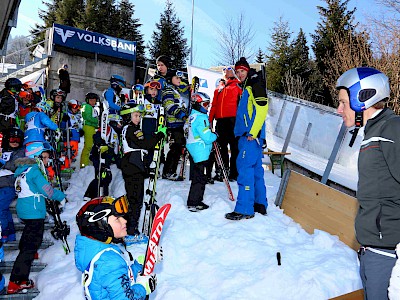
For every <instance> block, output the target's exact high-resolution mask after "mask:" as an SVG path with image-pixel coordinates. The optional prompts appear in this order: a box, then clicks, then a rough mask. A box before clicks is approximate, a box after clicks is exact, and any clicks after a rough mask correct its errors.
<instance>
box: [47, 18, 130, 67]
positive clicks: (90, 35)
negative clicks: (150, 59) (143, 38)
mask: <svg viewBox="0 0 400 300" xmlns="http://www.w3.org/2000/svg"><path fill="white" fill-rule="evenodd" d="M53 29H54V30H53V43H54V44H56V45H60V46H63V47H68V48H72V49H77V50H82V51H86V52H91V53H98V54H103V55H107V56H111V57H118V58H122V59H127V60H136V42H132V41H127V40H123V39H119V38H115V37H111V36H108V35H104V34H101V33H97V32H91V31H86V30H82V29H78V28H75V27H70V26H65V25H60V24H56V23H54V25H53Z"/></svg>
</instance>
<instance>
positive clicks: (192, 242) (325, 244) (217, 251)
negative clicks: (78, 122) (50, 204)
mask: <svg viewBox="0 0 400 300" xmlns="http://www.w3.org/2000/svg"><path fill="white" fill-rule="evenodd" d="M112 172H113V182H112V184H111V192H112V193H113V194H114V196H119V195H121V194H123V193H124V192H125V188H124V182H123V179H122V176H121V172H120V171H119V170H118V169H117V168H116V167H115V166H113V167H112ZM93 177H94V169H93V167H87V168H85V169H83V170H79V171H76V172H75V173H74V174H73V175H72V178H71V181H70V183H71V184H70V187H69V189H68V190H67V195H68V199H69V203H68V204H67V205H66V209H65V212H64V213H63V214H62V219H63V220H64V219H65V220H67V222H68V223H69V224H70V225H71V234H70V236H69V238H68V241H69V244H70V246H71V250H72V251H73V249H74V243H75V236H76V234H77V232H78V229H77V226H76V224H75V214H76V213H77V211H78V210H79V208H80V207H81V206H82V205H83V201H82V198H83V194H84V192H85V190H86V187H87V186H88V184H89V182H90V181H91V180H92V178H93ZM265 182H266V184H267V192H268V199H269V208H268V216H261V215H259V214H256V216H255V217H254V218H253V219H249V220H242V221H229V220H226V219H225V218H224V214H225V213H227V212H231V211H232V210H233V208H234V202H231V201H229V200H228V197H227V192H226V189H225V186H224V184H223V183H220V182H216V184H214V185H207V187H206V193H205V199H204V202H205V203H207V204H208V205H210V209H208V210H205V211H201V212H196V213H193V212H189V211H188V210H187V209H186V205H185V204H186V199H187V195H188V191H189V186H190V182H189V181H184V182H171V181H167V180H162V179H159V181H158V182H157V191H158V192H157V199H158V202H159V204H160V205H162V204H164V203H171V204H172V208H171V211H170V213H169V215H168V218H167V221H166V223H165V226H164V231H163V237H162V240H161V243H162V246H163V249H164V261H163V262H162V263H161V264H158V265H157V266H156V269H155V271H156V273H157V277H158V286H157V289H156V291H155V292H154V293H153V294H152V295H151V297H150V298H151V299H162V300H168V299H174V300H176V299H190V300H196V299H207V300H210V299H327V298H331V297H335V296H338V295H341V294H344V293H347V292H350V291H353V290H356V289H359V288H361V282H360V279H359V276H358V265H357V255H356V252H355V251H353V250H352V249H350V248H349V247H347V246H346V245H344V244H343V243H342V242H340V241H339V240H338V238H337V237H336V236H331V235H329V234H327V233H325V232H322V231H316V232H315V233H314V234H313V235H310V234H308V233H307V232H305V231H304V230H303V229H302V228H301V227H300V226H299V225H298V224H296V223H295V222H293V220H292V219H291V218H289V217H287V216H285V215H284V214H283V211H282V210H281V209H279V208H276V207H275V206H274V204H273V201H274V200H275V195H276V193H277V190H278V188H279V183H280V178H278V177H277V176H275V175H273V174H272V173H270V172H269V171H266V172H265ZM232 189H233V192H234V194H235V195H237V184H236V183H234V184H232ZM144 249H145V247H144V246H141V247H139V246H138V249H136V250H137V251H135V252H137V253H140V252H141V251H144ZM277 252H280V254H281V261H282V264H281V265H280V266H278V263H277ZM135 254H136V253H135ZM39 255H40V261H41V262H44V263H47V267H46V268H45V269H44V270H43V271H41V272H40V273H39V274H37V276H32V278H33V279H36V282H37V286H38V288H39V290H40V295H39V296H38V297H37V298H36V299H39V300H50V299H58V300H63V299H65V300H67V299H68V300H70V299H74V300H80V299H82V300H83V299H84V297H83V290H82V288H81V285H80V279H81V274H80V272H79V271H78V270H77V269H76V268H75V264H74V255H73V253H71V254H69V255H67V256H66V255H65V254H64V253H63V250H62V246H61V243H60V242H58V241H56V242H55V245H54V246H52V247H51V248H49V249H46V250H40V252H39Z"/></svg>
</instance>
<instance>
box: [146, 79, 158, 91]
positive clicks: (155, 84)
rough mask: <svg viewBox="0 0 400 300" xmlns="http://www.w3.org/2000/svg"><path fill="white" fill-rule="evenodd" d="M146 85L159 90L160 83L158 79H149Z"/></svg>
mask: <svg viewBox="0 0 400 300" xmlns="http://www.w3.org/2000/svg"><path fill="white" fill-rule="evenodd" d="M146 86H148V87H151V88H152V89H157V90H161V83H160V82H158V81H150V82H148V83H147V84H146Z"/></svg>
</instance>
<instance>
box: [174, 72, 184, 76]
mask: <svg viewBox="0 0 400 300" xmlns="http://www.w3.org/2000/svg"><path fill="white" fill-rule="evenodd" d="M175 75H176V76H178V77H183V71H176V73H175Z"/></svg>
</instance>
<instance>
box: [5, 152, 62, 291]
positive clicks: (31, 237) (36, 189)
mask: <svg viewBox="0 0 400 300" xmlns="http://www.w3.org/2000/svg"><path fill="white" fill-rule="evenodd" d="M49 158H50V153H49V152H48V151H43V152H41V153H40V154H39V159H40V160H42V161H43V164H44V165H46V164H47V163H48V160H49ZM15 165H16V166H17V169H16V170H15V177H16V179H15V190H16V192H17V194H18V199H17V215H18V217H19V218H20V219H21V220H22V221H23V222H24V224H25V227H24V230H23V232H22V236H21V240H20V242H19V254H18V256H17V258H16V260H15V262H14V266H13V269H12V272H11V276H10V283H9V284H8V289H7V293H8V294H15V293H18V292H20V291H21V290H23V289H30V288H33V287H34V283H33V281H32V280H31V279H29V273H30V270H31V265H32V262H33V260H34V258H35V253H36V252H37V250H38V249H39V246H40V244H41V243H42V240H43V232H44V219H45V217H46V199H49V200H53V201H59V202H61V201H62V200H63V199H64V198H65V195H64V193H63V192H61V191H59V190H57V189H53V187H52V186H51V184H50V183H49V182H48V181H47V179H46V177H45V175H44V174H43V173H42V171H41V169H40V168H39V165H38V163H37V162H36V160H35V159H33V158H29V157H24V158H19V159H17V160H16V161H15Z"/></svg>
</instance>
